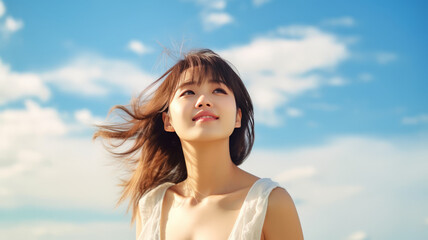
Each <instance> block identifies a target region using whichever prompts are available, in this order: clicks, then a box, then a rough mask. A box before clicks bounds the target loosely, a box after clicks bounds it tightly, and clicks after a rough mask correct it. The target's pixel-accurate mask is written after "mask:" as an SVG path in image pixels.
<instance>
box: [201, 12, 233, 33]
mask: <svg viewBox="0 0 428 240" xmlns="http://www.w3.org/2000/svg"><path fill="white" fill-rule="evenodd" d="M202 16H203V17H202V18H203V23H204V29H205V30H208V31H211V30H214V29H217V28H219V27H222V26H224V25H226V24H229V23H232V22H233V17H232V16H231V15H230V14H228V13H226V12H209V13H203V14H202Z"/></svg>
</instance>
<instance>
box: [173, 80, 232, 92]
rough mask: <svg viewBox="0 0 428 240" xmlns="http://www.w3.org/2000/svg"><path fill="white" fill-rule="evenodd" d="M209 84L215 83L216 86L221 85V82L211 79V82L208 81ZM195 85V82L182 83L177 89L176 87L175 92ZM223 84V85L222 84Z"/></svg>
mask: <svg viewBox="0 0 428 240" xmlns="http://www.w3.org/2000/svg"><path fill="white" fill-rule="evenodd" d="M208 82H209V83H217V84H221V83H223V82H222V81H220V80H214V79H211V80H209V81H208ZM195 84H196V82H195V81H187V82H184V83H182V84H180V85H178V87H177V90H178V89H181V88H184V87H187V86H192V85H195ZM223 84H224V83H223Z"/></svg>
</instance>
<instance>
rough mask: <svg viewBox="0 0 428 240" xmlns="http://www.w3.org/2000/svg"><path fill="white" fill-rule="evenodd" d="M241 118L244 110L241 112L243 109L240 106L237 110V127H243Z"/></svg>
mask: <svg viewBox="0 0 428 240" xmlns="http://www.w3.org/2000/svg"><path fill="white" fill-rule="evenodd" d="M241 118H242V112H241V109H240V108H238V111H236V121H235V128H240V127H241Z"/></svg>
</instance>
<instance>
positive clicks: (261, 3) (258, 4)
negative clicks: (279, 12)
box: [253, 0, 270, 7]
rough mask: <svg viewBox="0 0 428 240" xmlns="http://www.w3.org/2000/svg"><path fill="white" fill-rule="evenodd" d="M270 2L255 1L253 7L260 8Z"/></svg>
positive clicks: (267, 0) (265, 0) (264, 0)
mask: <svg viewBox="0 0 428 240" xmlns="http://www.w3.org/2000/svg"><path fill="white" fill-rule="evenodd" d="M268 2H270V0H253V5H254V6H256V7H260V6H261V5H264V4H266V3H268Z"/></svg>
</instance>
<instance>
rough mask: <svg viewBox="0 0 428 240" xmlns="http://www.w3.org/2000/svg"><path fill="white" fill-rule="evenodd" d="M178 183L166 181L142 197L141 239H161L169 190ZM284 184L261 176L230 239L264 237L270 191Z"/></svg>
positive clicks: (140, 202)
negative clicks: (161, 227)
mask: <svg viewBox="0 0 428 240" xmlns="http://www.w3.org/2000/svg"><path fill="white" fill-rule="evenodd" d="M174 184H175V183H171V182H167V183H163V184H161V185H159V186H157V187H156V188H154V189H152V190H151V191H149V192H147V193H146V194H144V195H143V197H142V198H141V199H140V201H139V210H140V216H141V225H142V226H141V229H142V230H141V233H140V235H139V237H138V240H160V227H159V226H160V224H159V223H160V217H161V210H162V202H163V199H164V195H165V192H166V190H167V189H168V188H169V187H171V186H172V185H174ZM276 187H280V185H279V184H278V183H277V182H274V181H272V180H271V179H270V178H260V179H258V180H257V181H256V182H255V183H254V184H253V186H251V188H250V190H249V191H248V194H247V196H246V198H245V201H244V203H243V204H242V207H241V210H240V212H239V215H238V218H237V219H236V222H235V225H234V226H233V229H232V232H231V233H230V236H229V240H242V239H245V240H260V238H261V234H262V228H263V223H264V220H265V216H266V210H267V205H268V198H269V194H270V192H271V191H272V190H273V189H274V188H276Z"/></svg>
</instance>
